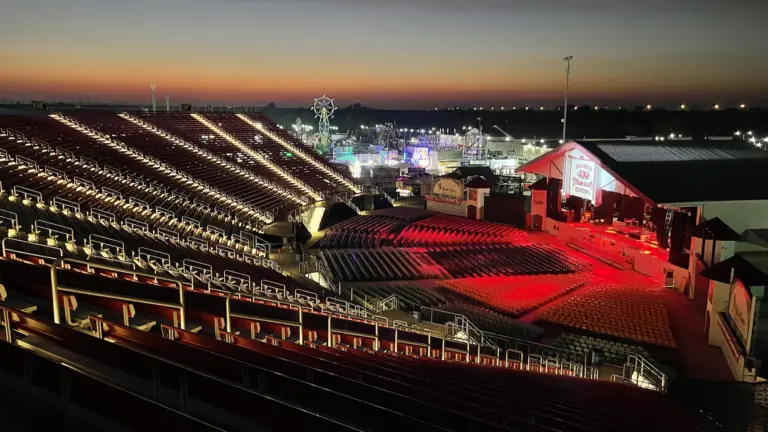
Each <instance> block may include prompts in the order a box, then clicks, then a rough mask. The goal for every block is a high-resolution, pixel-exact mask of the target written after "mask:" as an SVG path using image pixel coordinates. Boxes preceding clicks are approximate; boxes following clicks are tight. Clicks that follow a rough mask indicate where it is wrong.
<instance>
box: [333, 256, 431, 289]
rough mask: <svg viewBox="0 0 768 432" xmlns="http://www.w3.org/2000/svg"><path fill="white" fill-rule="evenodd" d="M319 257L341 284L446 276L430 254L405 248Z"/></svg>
mask: <svg viewBox="0 0 768 432" xmlns="http://www.w3.org/2000/svg"><path fill="white" fill-rule="evenodd" d="M320 257H321V259H322V260H323V261H324V262H325V263H326V265H327V267H328V268H329V269H330V270H331V272H332V273H333V275H334V277H335V278H336V280H338V281H341V282H351V281H358V282H359V281H377V280H403V279H432V278H442V277H444V276H445V271H444V270H442V268H441V267H440V266H438V265H436V264H435V263H434V262H433V261H432V259H431V258H430V257H429V255H427V254H425V253H420V252H410V251H405V250H402V249H393V248H381V249H327V250H323V251H321V252H320Z"/></svg>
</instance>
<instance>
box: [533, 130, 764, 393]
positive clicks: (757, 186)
mask: <svg viewBox="0 0 768 432" xmlns="http://www.w3.org/2000/svg"><path fill="white" fill-rule="evenodd" d="M519 171H523V172H527V173H535V174H538V175H540V176H542V178H541V179H540V180H539V181H537V182H536V183H534V184H533V185H531V187H530V188H531V209H530V215H529V217H528V225H529V226H530V227H531V228H533V229H539V230H542V231H546V232H548V233H551V234H553V235H555V236H557V237H560V238H562V239H564V240H565V241H566V242H567V243H568V244H569V246H570V247H572V248H574V249H577V250H580V251H582V252H584V253H587V254H589V255H591V256H592V257H594V258H597V259H599V260H601V261H603V262H605V263H607V264H609V265H612V266H615V267H618V268H622V269H628V270H629V269H632V270H634V271H637V272H639V273H642V274H645V275H647V276H649V277H651V278H654V279H656V280H658V281H660V282H661V283H663V284H664V285H665V286H667V287H669V288H674V289H678V290H679V291H680V292H681V293H684V294H685V295H687V296H688V297H689V298H690V299H694V297H695V296H707V310H706V316H705V319H704V328H703V329H702V330H703V332H705V334H707V335H708V337H709V340H710V343H711V344H712V345H716V346H720V347H721V348H722V349H723V352H724V353H725V355H726V357H727V358H728V360H729V362H730V364H731V368H732V370H733V373H734V375H735V376H736V377H737V378H739V379H746V380H750V379H755V377H756V376H759V375H760V373H759V369H758V368H756V367H755V362H758V363H759V359H760V358H766V359H768V305H767V307H766V308H765V310H764V311H762V312H761V308H760V304H761V301H762V298H763V293H764V287H765V286H766V283H765V282H764V280H766V279H760V278H759V277H757V276H755V275H758V274H760V273H761V272H765V271H768V240H764V239H768V235H765V236H763V237H761V234H762V233H764V232H765V231H764V230H762V228H766V227H768V188H766V187H765V186H764V184H765V180H763V179H765V178H766V173H768V152H766V151H763V150H761V149H757V148H755V147H753V146H749V145H748V144H745V143H742V142H738V141H732V140H727V141H721V140H717V141H716V140H711V141H710V140H701V141H692V140H667V141H641V142H639V141H632V140H626V141H569V142H566V143H565V144H563V145H561V146H559V147H558V148H556V149H554V150H553V151H551V152H549V153H547V154H545V155H543V156H541V157H539V158H536V159H534V160H532V161H530V162H528V163H527V164H525V165H523V166H521V167H520V168H519ZM761 269H762V270H761ZM702 312H703V313H704V311H702ZM763 316H764V318H762V317H763ZM761 319H764V320H766V322H765V324H764V325H763V327H762V328H761V325H760V323H761V322H762V321H761ZM763 353H765V354H766V355H765V356H764V355H763ZM748 367H749V370H750V372H745V368H748Z"/></svg>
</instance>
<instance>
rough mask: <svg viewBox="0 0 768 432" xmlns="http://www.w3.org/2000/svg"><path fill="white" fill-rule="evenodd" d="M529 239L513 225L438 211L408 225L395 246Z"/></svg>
mask: <svg viewBox="0 0 768 432" xmlns="http://www.w3.org/2000/svg"><path fill="white" fill-rule="evenodd" d="M526 239H527V234H526V233H525V231H523V230H521V229H518V228H515V227H513V226H510V225H503V224H497V223H493V222H485V221H476V220H471V219H466V218H460V217H457V216H449V215H442V214H438V215H434V216H432V217H429V218H427V219H423V220H420V221H417V222H414V223H412V224H411V225H409V226H408V227H407V228H406V229H404V230H403V231H402V232H401V233H400V235H399V236H398V237H397V238H396V239H395V246H401V247H417V246H422V247H429V246H473V245H485V244H505V243H512V244H516V243H520V242H524V241H525V240H526Z"/></svg>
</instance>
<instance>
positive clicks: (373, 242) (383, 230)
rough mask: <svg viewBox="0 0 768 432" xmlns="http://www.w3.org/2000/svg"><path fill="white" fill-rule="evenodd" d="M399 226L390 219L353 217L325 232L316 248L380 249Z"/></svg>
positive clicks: (396, 221) (394, 220)
mask: <svg viewBox="0 0 768 432" xmlns="http://www.w3.org/2000/svg"><path fill="white" fill-rule="evenodd" d="M401 224H402V222H400V221H399V220H397V219H394V218H390V217H384V216H355V217H352V218H350V219H347V220H345V221H344V222H341V223H340V224H337V225H334V226H333V227H331V228H329V229H328V230H326V232H325V235H324V236H323V238H322V239H320V241H319V242H318V243H317V246H318V247H320V248H329V249H331V248H342V249H344V248H353V249H357V248H377V247H381V246H382V243H384V242H385V241H387V240H391V235H390V233H391V232H392V230H393V229H394V228H395V227H396V226H398V225H401ZM390 244H391V242H390Z"/></svg>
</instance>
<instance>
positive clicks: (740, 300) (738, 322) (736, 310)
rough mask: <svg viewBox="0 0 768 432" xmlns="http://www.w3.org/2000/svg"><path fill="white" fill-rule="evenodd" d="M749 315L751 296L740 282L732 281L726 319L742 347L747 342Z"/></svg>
mask: <svg viewBox="0 0 768 432" xmlns="http://www.w3.org/2000/svg"><path fill="white" fill-rule="evenodd" d="M751 314H752V296H751V295H750V293H749V291H747V287H745V286H744V284H742V283H741V281H739V280H738V279H734V280H733V283H731V298H730V300H729V301H728V317H729V318H730V321H731V323H732V324H733V328H734V330H736V334H737V335H738V336H739V338H740V339H741V341H742V342H743V343H744V345H746V344H747V343H748V342H749V322H750V320H751V316H750V315H751Z"/></svg>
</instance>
